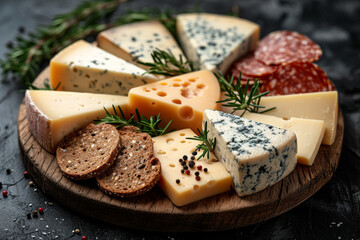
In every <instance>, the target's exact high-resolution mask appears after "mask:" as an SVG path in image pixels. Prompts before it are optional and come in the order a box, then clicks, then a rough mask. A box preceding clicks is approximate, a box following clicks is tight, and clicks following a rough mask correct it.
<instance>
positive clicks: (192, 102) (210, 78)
mask: <svg viewBox="0 0 360 240" xmlns="http://www.w3.org/2000/svg"><path fill="white" fill-rule="evenodd" d="M219 99H220V87H219V83H218V81H217V79H216V77H215V76H214V74H213V73H212V72H210V71H207V70H202V71H198V72H192V73H188V74H184V75H179V76H176V77H173V78H168V79H166V80H162V81H159V82H155V83H150V84H147V85H144V86H141V87H137V88H133V89H131V90H130V92H129V106H130V109H132V110H133V109H135V108H137V109H138V110H139V111H140V113H141V114H142V115H144V116H147V117H150V116H154V115H158V114H159V113H160V114H161V119H162V121H161V124H162V126H163V125H165V124H166V123H167V122H169V121H172V123H171V125H170V129H177V130H179V129H184V128H191V129H192V130H193V131H194V132H197V128H199V129H201V122H202V116H203V111H204V110H205V109H219V108H220V104H218V103H216V101H219Z"/></svg>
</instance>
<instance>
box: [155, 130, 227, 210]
mask: <svg viewBox="0 0 360 240" xmlns="http://www.w3.org/2000/svg"><path fill="white" fill-rule="evenodd" d="M194 136H196V134H195V133H194V132H193V131H192V130H191V129H183V130H179V131H175V132H172V133H169V134H166V135H163V136H159V137H155V138H153V141H154V152H155V157H157V158H158V159H159V160H160V162H161V177H160V181H159V186H160V188H161V189H162V190H163V192H164V193H165V194H166V196H168V197H169V199H170V200H171V201H172V202H173V203H174V204H175V205H176V206H184V205H186V204H189V203H192V202H195V201H198V200H201V199H204V198H207V197H210V196H214V195H216V194H219V193H223V192H226V191H229V190H230V187H231V182H232V181H231V176H230V174H229V173H228V172H227V171H226V169H225V167H224V166H223V164H222V163H221V162H218V161H217V160H216V158H215V156H214V155H213V154H212V153H211V154H210V158H209V159H207V158H200V159H199V160H197V158H198V156H199V155H200V154H201V152H198V155H196V160H194V161H195V166H194V167H193V168H190V167H189V170H190V175H187V174H186V173H181V170H182V169H183V166H182V165H181V163H180V162H179V159H181V158H182V157H183V156H184V155H187V156H188V160H187V161H186V162H187V165H188V163H189V160H190V157H191V156H192V152H193V151H194V150H195V149H196V146H197V145H198V141H194V140H189V139H187V138H191V137H194ZM198 166H201V170H198V169H197V167H198ZM205 168H206V169H207V172H205V171H204V169H205ZM195 172H199V177H200V180H196V179H195V176H196V175H195ZM177 179H178V180H179V183H177V182H176V180H177Z"/></svg>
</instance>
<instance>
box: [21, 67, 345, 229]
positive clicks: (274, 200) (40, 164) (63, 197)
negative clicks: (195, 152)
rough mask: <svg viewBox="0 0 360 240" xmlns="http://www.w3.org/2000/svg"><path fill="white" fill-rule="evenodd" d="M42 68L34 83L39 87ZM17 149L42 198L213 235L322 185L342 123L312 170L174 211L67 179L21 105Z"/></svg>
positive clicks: (129, 223)
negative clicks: (246, 192) (250, 191)
mask: <svg viewBox="0 0 360 240" xmlns="http://www.w3.org/2000/svg"><path fill="white" fill-rule="evenodd" d="M48 75H49V73H48V69H46V70H44V71H43V72H42V74H40V75H39V76H38V78H37V79H36V81H35V85H37V86H42V85H43V82H44V81H45V79H46V78H48ZM17 124H18V133H19V145H20V149H21V152H22V155H23V161H24V164H25V167H26V168H27V169H28V171H29V172H30V173H31V175H32V177H33V178H34V180H35V182H36V183H37V184H38V185H39V186H40V187H41V189H42V190H43V191H44V193H45V194H47V195H49V196H51V197H52V198H54V199H55V200H56V201H58V202H59V203H60V204H63V205H65V206H67V207H69V208H70V209H72V210H74V211H76V212H79V213H82V214H84V215H87V216H90V217H94V218H97V219H99V220H102V221H106V222H109V223H112V224H116V225H119V226H124V227H129V228H135V229H142V230H150V231H217V230H225V229H233V228H239V227H243V226H247V225H251V224H254V223H258V222H261V221H265V220H267V219H270V218H273V217H275V216H278V215H280V214H282V213H284V212H286V211H289V210H290V209H292V208H294V207H296V206H297V205H299V204H300V203H302V202H303V201H305V200H306V199H308V198H309V197H310V196H312V195H313V194H314V193H315V192H317V191H318V190H319V189H320V188H321V187H322V186H324V185H325V184H326V183H327V182H328V181H329V180H330V178H331V177H332V175H333V173H334V172H335V170H336V168H337V166H338V163H339V158H340V153H341V147H342V141H343V134H344V120H343V116H342V113H341V111H340V112H339V119H338V126H337V136H336V140H335V142H334V144H333V145H331V146H324V145H322V146H321V147H320V150H319V153H318V155H317V157H316V159H315V162H314V164H313V166H311V167H307V166H302V165H297V167H296V169H295V170H294V171H293V172H292V173H291V174H290V175H289V176H287V177H286V178H285V179H283V180H282V181H280V182H278V183H277V184H275V185H273V186H271V187H269V188H267V189H265V190H263V191H261V192H259V193H256V194H253V195H250V196H246V197H242V198H239V197H238V196H237V195H236V193H235V192H234V191H230V192H228V193H224V194H220V195H217V196H214V197H211V198H208V199H205V200H201V201H198V202H195V203H192V204H189V205H187V206H184V207H181V208H178V207H175V206H174V205H173V204H172V203H171V202H170V200H169V199H168V198H167V197H166V196H165V195H164V194H163V193H162V191H161V190H160V189H159V188H157V187H155V188H154V189H152V190H151V191H150V192H148V193H146V194H144V195H142V196H139V197H136V198H131V199H116V198H112V197H109V196H107V195H105V194H104V193H103V192H101V191H100V190H99V189H98V188H97V186H96V184H95V181H92V180H89V181H82V182H80V181H78V182H77V181H72V180H69V179H67V178H66V177H64V176H63V175H62V173H61V171H60V169H59V167H58V164H57V162H56V158H55V155H53V154H50V153H48V152H47V151H46V150H45V149H43V148H42V147H41V146H40V145H39V143H38V142H37V141H36V140H35V138H34V137H33V136H32V135H31V133H30V132H29V128H28V124H27V120H26V110H25V105H24V103H23V104H21V105H20V108H19V113H18V122H17Z"/></svg>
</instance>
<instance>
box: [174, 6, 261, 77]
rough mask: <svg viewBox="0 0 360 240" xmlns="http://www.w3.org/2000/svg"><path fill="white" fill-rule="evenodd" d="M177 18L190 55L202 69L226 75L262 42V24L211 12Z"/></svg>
mask: <svg viewBox="0 0 360 240" xmlns="http://www.w3.org/2000/svg"><path fill="white" fill-rule="evenodd" d="M176 19H177V21H176V24H177V36H178V38H179V40H180V43H181V46H182V47H183V49H184V51H185V54H186V56H187V57H188V59H190V60H192V61H195V62H199V63H200V65H201V68H202V69H208V70H210V71H221V72H223V73H225V72H226V71H227V70H228V68H229V67H230V65H231V64H232V63H233V62H234V60H236V59H237V58H239V57H241V56H243V55H245V54H246V53H247V52H250V51H252V50H254V49H255V47H256V45H257V43H258V40H259V35H260V28H259V25H257V24H255V23H252V22H250V21H247V20H245V19H240V18H237V17H231V16H224V15H216V14H209V13H184V14H179V15H178V16H177V18H176Z"/></svg>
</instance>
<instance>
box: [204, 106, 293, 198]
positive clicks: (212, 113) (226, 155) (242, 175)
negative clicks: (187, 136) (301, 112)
mask: <svg viewBox="0 0 360 240" xmlns="http://www.w3.org/2000/svg"><path fill="white" fill-rule="evenodd" d="M203 124H207V127H208V130H209V133H208V137H209V138H216V148H215V151H214V152H215V156H216V157H217V159H218V160H220V161H221V162H222V163H223V164H224V166H225V167H226V169H227V170H228V171H229V172H230V174H231V176H232V179H233V187H234V189H235V191H236V193H237V194H238V195H239V196H240V197H241V196H245V195H249V194H253V193H256V192H259V191H261V190H263V189H265V188H266V187H268V186H271V185H273V184H275V183H277V182H278V181H280V180H281V179H283V178H284V177H286V176H287V175H288V174H289V173H291V172H292V171H293V170H294V168H295V166H296V162H297V160H296V151H297V142H296V136H295V133H293V132H292V131H289V130H285V129H280V128H276V127H274V126H271V125H267V124H263V123H259V122H255V121H252V120H249V119H246V118H242V117H239V116H236V115H233V114H229V113H224V112H221V111H216V110H205V112H204V121H203Z"/></svg>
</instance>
